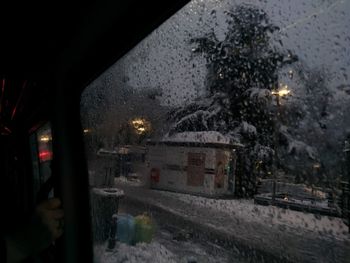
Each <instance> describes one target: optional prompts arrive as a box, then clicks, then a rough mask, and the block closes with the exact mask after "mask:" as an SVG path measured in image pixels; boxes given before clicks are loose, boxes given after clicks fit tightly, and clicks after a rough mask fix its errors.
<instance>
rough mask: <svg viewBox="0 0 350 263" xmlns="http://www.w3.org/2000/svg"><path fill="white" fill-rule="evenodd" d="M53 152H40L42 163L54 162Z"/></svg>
mask: <svg viewBox="0 0 350 263" xmlns="http://www.w3.org/2000/svg"><path fill="white" fill-rule="evenodd" d="M52 156H53V154H52V152H51V151H41V152H39V160H40V162H45V161H50V160H52Z"/></svg>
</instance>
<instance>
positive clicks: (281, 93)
mask: <svg viewBox="0 0 350 263" xmlns="http://www.w3.org/2000/svg"><path fill="white" fill-rule="evenodd" d="M289 94H290V90H289V89H288V85H280V89H276V90H273V91H271V95H273V96H275V98H276V104H277V114H276V115H277V116H276V121H275V127H274V132H275V134H274V140H275V141H274V147H275V149H274V150H275V151H274V160H273V162H274V163H273V170H274V171H273V177H274V178H273V185H272V204H274V203H275V199H276V179H277V178H276V172H277V171H276V170H277V164H276V163H277V144H278V139H277V138H278V132H277V131H278V129H277V128H278V127H277V125H278V123H280V121H281V120H280V116H281V113H280V110H281V107H280V106H281V102H280V98H283V97H285V96H287V95H289Z"/></svg>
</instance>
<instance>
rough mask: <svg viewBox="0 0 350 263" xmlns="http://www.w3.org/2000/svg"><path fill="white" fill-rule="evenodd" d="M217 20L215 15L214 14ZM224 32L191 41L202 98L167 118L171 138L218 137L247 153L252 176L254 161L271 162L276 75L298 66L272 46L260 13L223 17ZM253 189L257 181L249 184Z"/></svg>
mask: <svg viewBox="0 0 350 263" xmlns="http://www.w3.org/2000/svg"><path fill="white" fill-rule="evenodd" d="M213 14H215V12H213ZM226 16H227V20H226V22H227V26H228V28H227V32H226V35H225V38H224V39H223V40H219V39H218V38H217V37H216V35H215V33H214V29H212V30H211V31H210V32H209V33H207V34H206V35H205V36H203V37H199V38H193V39H191V44H193V45H195V48H194V49H193V52H194V54H197V55H199V54H202V55H203V56H204V57H205V59H206V67H207V82H206V94H205V96H203V97H200V98H197V100H196V101H194V102H193V103H191V104H189V105H186V106H184V107H182V108H179V109H175V110H174V111H172V112H170V119H171V120H172V121H173V122H174V125H173V127H172V128H171V130H170V132H169V134H172V133H175V132H185V131H218V132H221V133H222V134H225V135H228V136H230V137H231V138H232V141H233V142H240V143H244V144H245V145H246V147H247V149H248V150H247V153H246V161H245V166H244V167H242V169H243V171H242V172H243V173H251V171H252V170H253V167H254V166H255V165H256V161H257V160H262V159H264V162H268V160H270V161H271V153H272V148H271V147H272V145H273V135H274V130H273V129H274V125H273V124H274V119H273V114H272V113H271V108H270V107H269V105H271V104H270V103H269V101H270V99H271V91H272V90H273V89H276V88H277V87H278V71H279V69H281V68H282V67H283V66H284V65H286V64H291V63H293V62H294V61H296V60H297V58H296V56H294V55H293V54H292V53H291V52H289V51H288V52H286V53H283V52H281V51H279V50H278V49H277V48H274V47H273V46H272V45H271V43H270V37H271V34H272V33H274V32H275V31H276V30H278V28H277V27H276V26H274V25H273V24H272V23H271V22H270V21H269V18H268V16H267V14H266V13H265V12H264V11H263V10H259V9H257V8H256V7H252V6H249V5H240V6H238V7H236V8H234V9H232V10H231V11H230V12H226ZM251 181H252V182H253V184H254V183H255V179H252V180H251Z"/></svg>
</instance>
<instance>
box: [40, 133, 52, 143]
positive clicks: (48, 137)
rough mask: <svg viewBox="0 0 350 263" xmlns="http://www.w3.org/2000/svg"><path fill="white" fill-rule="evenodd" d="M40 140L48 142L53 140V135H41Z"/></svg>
mask: <svg viewBox="0 0 350 263" xmlns="http://www.w3.org/2000/svg"><path fill="white" fill-rule="evenodd" d="M40 141H41V142H48V141H51V137H50V136H48V135H43V136H41V137H40Z"/></svg>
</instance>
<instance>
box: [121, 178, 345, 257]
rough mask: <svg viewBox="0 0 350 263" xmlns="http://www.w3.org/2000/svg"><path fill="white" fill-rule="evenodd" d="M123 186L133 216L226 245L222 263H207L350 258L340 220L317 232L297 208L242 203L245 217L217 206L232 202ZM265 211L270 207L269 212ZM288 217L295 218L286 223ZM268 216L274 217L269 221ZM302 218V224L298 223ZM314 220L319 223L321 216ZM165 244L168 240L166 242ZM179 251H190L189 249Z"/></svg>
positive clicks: (125, 205)
mask: <svg viewBox="0 0 350 263" xmlns="http://www.w3.org/2000/svg"><path fill="white" fill-rule="evenodd" d="M118 187H120V188H122V189H123V190H124V191H125V195H126V196H125V198H124V199H123V201H122V202H121V210H124V211H127V212H130V213H134V214H135V213H139V212H142V211H148V212H150V213H151V214H152V215H153V216H154V218H157V223H158V224H159V225H160V227H161V228H163V229H166V227H167V225H168V226H169V225H170V226H176V227H178V228H179V229H181V228H183V229H185V230H186V229H187V231H190V232H191V235H192V240H191V241H192V242H195V243H197V244H200V243H202V244H209V243H208V242H213V243H216V246H217V248H220V249H221V254H220V253H217V254H216V255H212V257H213V259H215V256H216V257H217V256H218V254H220V255H224V256H223V257H222V258H220V259H218V260H219V261H208V262H261V261H262V260H264V261H265V262H274V261H275V262H288V261H290V262H340V263H343V262H350V261H349V259H350V255H349V248H350V245H349V244H350V243H349V237H348V236H347V234H346V229H345V228H344V229H343V231H342V232H338V230H339V226H338V223H339V222H338V221H337V219H329V218H328V217H327V218H325V219H323V218H321V219H320V222H322V224H323V225H320V227H321V228H320V229H319V230H317V228H315V227H313V228H310V227H309V224H310V222H309V221H307V220H306V221H305V218H306V219H308V218H307V216H308V215H306V216H304V214H303V213H300V212H293V215H294V218H293V217H291V215H290V214H288V213H289V212H286V210H283V209H279V208H275V207H274V208H273V209H274V211H272V213H271V211H269V208H266V207H261V206H254V205H253V204H249V203H244V202H243V205H242V206H241V207H240V206H238V207H236V209H237V210H245V211H240V212H241V213H243V215H240V212H239V211H236V213H233V211H232V209H233V210H234V209H235V208H232V207H231V211H230V209H226V211H222V210H218V209H214V207H215V206H216V205H218V204H220V203H223V202H225V201H227V200H213V199H206V198H202V197H192V196H188V195H183V194H175V193H168V192H163V191H154V190H149V189H145V188H142V187H138V186H131V185H130V184H124V183H120V184H119V185H118ZM203 200H206V201H208V200H209V202H213V203H214V206H208V205H207V204H206V202H203ZM235 201H237V200H235ZM249 205H253V211H254V213H253V215H255V217H254V216H249V215H248V214H245V213H246V211H251V210H252V207H249ZM261 209H263V210H266V209H267V211H265V212H266V213H265V214H264V211H261ZM285 214H287V215H285ZM284 217H285V218H284ZM289 217H291V218H292V219H293V222H284V221H283V220H285V219H286V218H289ZM267 218H270V219H269V220H270V222H269V223H267V221H266V219H267ZM298 220H299V221H300V222H302V223H303V225H301V224H300V223H298ZM327 220H328V221H327ZM294 221H295V222H294ZM281 222H282V223H281ZM315 222H316V223H318V221H317V220H316V221H315ZM325 222H326V223H330V225H332V226H328V225H327V224H325ZM308 227H309V228H308ZM333 229H334V230H333ZM341 229H342V226H341V225H340V230H341ZM340 230H339V231H340ZM165 233H166V232H165ZM168 233H169V231H168ZM170 233H171V232H170ZM164 235H165V234H164ZM158 238H161V237H158ZM170 240H172V239H170ZM160 242H161V244H166V242H165V241H164V240H162V241H160ZM170 243H173V242H170ZM170 249H171V248H170ZM172 249H173V250H174V251H175V252H174V253H175V254H180V255H181V253H182V252H179V251H176V249H175V248H172ZM202 249H203V251H205V252H206V253H207V251H214V250H213V249H212V248H210V246H209V245H202ZM180 251H183V253H184V254H185V255H186V252H185V250H184V249H180ZM209 258H210V257H209ZM242 258H244V259H245V260H242ZM180 262H181V261H180ZM197 262H203V261H197Z"/></svg>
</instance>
